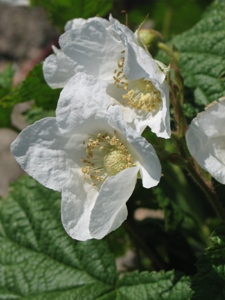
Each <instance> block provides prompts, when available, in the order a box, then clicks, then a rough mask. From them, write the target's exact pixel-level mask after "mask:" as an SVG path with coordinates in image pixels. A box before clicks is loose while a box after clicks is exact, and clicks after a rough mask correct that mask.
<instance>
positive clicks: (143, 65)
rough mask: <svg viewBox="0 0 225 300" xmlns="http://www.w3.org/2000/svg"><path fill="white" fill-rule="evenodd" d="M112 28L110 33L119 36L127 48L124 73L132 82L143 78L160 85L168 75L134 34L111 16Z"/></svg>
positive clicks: (109, 28)
mask: <svg viewBox="0 0 225 300" xmlns="http://www.w3.org/2000/svg"><path fill="white" fill-rule="evenodd" d="M110 21H111V24H112V25H111V26H110V27H108V31H109V32H110V33H111V35H112V36H113V35H115V34H117V35H118V36H119V37H120V39H121V42H122V43H123V45H124V46H125V48H126V55H125V64H124V73H125V75H126V76H127V77H128V78H129V79H130V80H138V79H141V78H146V79H149V80H150V79H152V80H156V81H158V82H159V83H160V84H161V83H163V81H164V80H165V77H166V74H165V73H164V72H163V71H161V70H160V68H159V67H158V64H157V62H156V61H155V60H154V59H153V58H152V57H151V56H150V54H149V53H147V52H146V50H145V49H143V48H142V47H141V46H139V45H138V44H137V42H136V39H135V35H134V33H133V32H132V31H131V30H130V29H129V28H128V27H127V26H125V25H123V24H121V23H119V22H118V21H117V20H116V19H114V18H113V17H112V16H110Z"/></svg>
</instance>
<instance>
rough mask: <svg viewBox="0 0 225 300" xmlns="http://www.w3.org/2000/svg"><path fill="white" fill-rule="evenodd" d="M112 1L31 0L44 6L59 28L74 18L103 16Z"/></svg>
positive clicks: (110, 6) (32, 2) (34, 4)
mask: <svg viewBox="0 0 225 300" xmlns="http://www.w3.org/2000/svg"><path fill="white" fill-rule="evenodd" d="M112 3H113V0H75V1H74V0H66V1H65V0H49V1H45V0H31V4H32V5H33V6H36V5H38V6H39V5H40V6H42V7H44V8H45V9H46V11H47V12H48V14H49V16H50V18H51V20H52V23H53V24H54V25H56V26H58V27H59V28H60V29H61V30H62V29H63V28H64V26H65V24H66V22H67V21H69V20H72V19H74V18H84V19H87V18H90V17H94V16H96V15H98V16H100V17H104V16H105V15H106V14H107V13H108V12H109V11H110V10H111V8H112Z"/></svg>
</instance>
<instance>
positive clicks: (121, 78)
mask: <svg viewBox="0 0 225 300" xmlns="http://www.w3.org/2000/svg"><path fill="white" fill-rule="evenodd" d="M124 52H125V51H122V52H121V53H124ZM123 68H124V56H122V57H121V58H120V59H119V60H118V61H117V69H116V70H114V76H113V79H114V84H115V85H116V87H117V88H122V89H124V90H125V91H126V93H125V94H123V95H122V98H123V99H124V101H122V104H123V105H128V106H130V107H131V108H134V109H137V110H140V111H142V112H147V113H149V112H152V113H154V114H156V113H157V112H158V111H159V110H160V109H161V107H162V97H161V93H160V91H159V90H158V89H157V88H156V87H155V86H154V85H153V83H152V82H151V81H149V80H146V79H139V80H133V81H130V80H128V78H127V77H126V76H125V75H124V72H123Z"/></svg>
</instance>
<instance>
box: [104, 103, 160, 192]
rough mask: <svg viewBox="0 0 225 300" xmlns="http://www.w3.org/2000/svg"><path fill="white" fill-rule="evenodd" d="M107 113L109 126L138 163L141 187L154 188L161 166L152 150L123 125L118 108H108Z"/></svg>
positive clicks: (144, 140)
mask: <svg viewBox="0 0 225 300" xmlns="http://www.w3.org/2000/svg"><path fill="white" fill-rule="evenodd" d="M109 113H110V119H109V124H110V125H111V126H112V127H113V128H115V129H116V130H118V131H119V132H121V133H122V134H123V136H124V137H125V138H126V141H127V142H126V141H125V140H123V142H124V143H125V145H126V146H127V148H128V150H129V151H130V152H131V154H133V155H134V157H135V159H136V160H137V162H138V165H139V168H140V173H141V177H142V184H143V186H144V187H145V188H151V187H153V186H156V185H157V184H158V183H159V181H160V178H161V165H160V162H159V159H158V157H157V155H156V152H155V150H154V148H153V147H152V145H151V144H150V143H148V142H147V140H146V139H145V138H143V137H142V136H140V134H138V133H137V132H136V131H135V130H134V129H133V128H131V127H130V126H128V125H127V124H126V123H125V121H124V120H123V118H122V112H121V110H120V108H119V106H112V107H110V108H109ZM121 139H122V136H121ZM126 143H127V144H126Z"/></svg>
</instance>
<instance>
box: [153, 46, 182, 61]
mask: <svg viewBox="0 0 225 300" xmlns="http://www.w3.org/2000/svg"><path fill="white" fill-rule="evenodd" d="M157 46H158V48H159V49H161V50H163V51H164V52H165V53H166V54H167V55H168V56H169V57H170V58H171V59H173V60H174V61H175V63H176V64H177V63H178V56H177V55H176V54H175V53H174V52H173V50H172V49H170V47H168V46H167V45H166V44H164V43H162V42H158V44H157Z"/></svg>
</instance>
